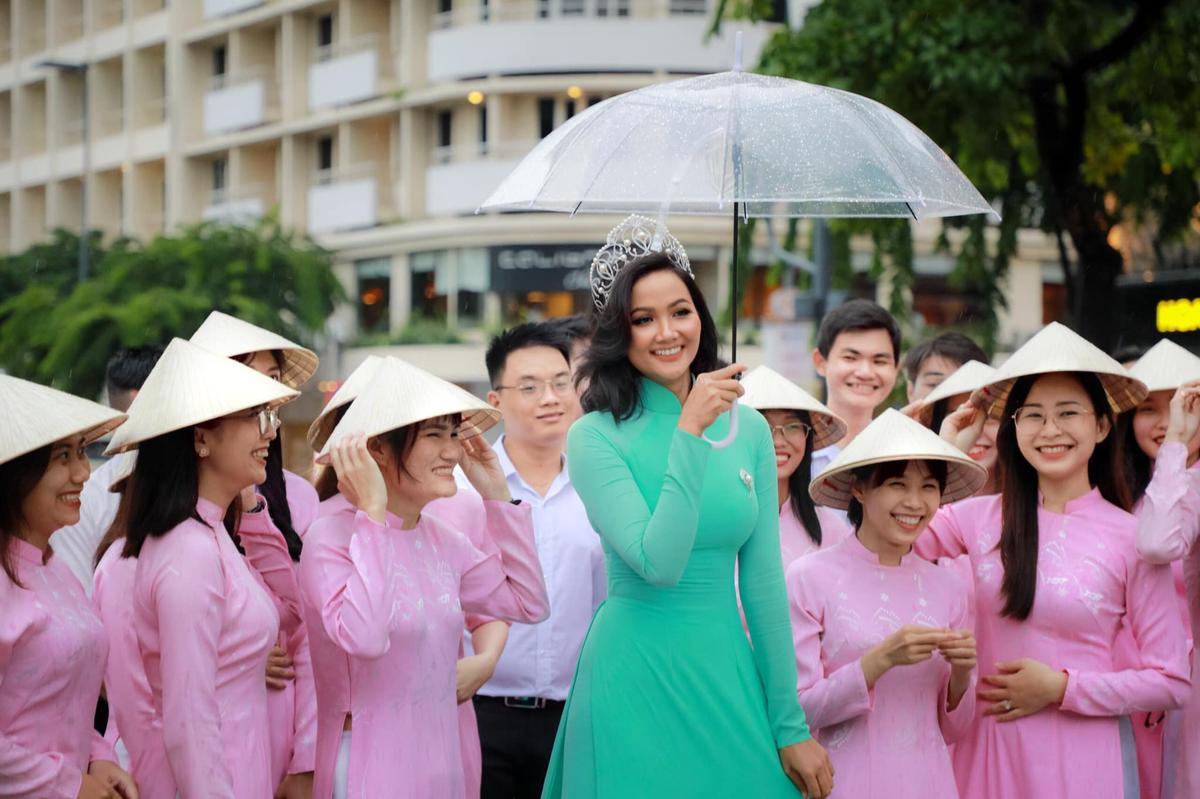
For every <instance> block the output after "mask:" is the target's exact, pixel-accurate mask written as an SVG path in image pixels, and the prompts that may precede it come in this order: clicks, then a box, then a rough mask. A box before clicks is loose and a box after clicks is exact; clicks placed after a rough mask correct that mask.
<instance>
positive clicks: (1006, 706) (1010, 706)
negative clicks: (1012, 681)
mask: <svg viewBox="0 0 1200 799" xmlns="http://www.w3.org/2000/svg"><path fill="white" fill-rule="evenodd" d="M1000 706H1001V707H1003V708H1004V712H1005V713H1009V712H1011V711H1012V709H1013V703H1012V700H1011V699H1005V700H1004V701H1003V702H1001V703H1000Z"/></svg>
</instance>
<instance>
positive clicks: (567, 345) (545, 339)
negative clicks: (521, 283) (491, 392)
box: [483, 322, 571, 388]
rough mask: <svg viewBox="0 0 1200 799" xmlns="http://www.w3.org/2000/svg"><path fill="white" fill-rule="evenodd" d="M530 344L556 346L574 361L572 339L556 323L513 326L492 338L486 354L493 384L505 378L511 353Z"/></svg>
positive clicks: (496, 384) (489, 378) (488, 370)
mask: <svg viewBox="0 0 1200 799" xmlns="http://www.w3.org/2000/svg"><path fill="white" fill-rule="evenodd" d="M527 347H552V348H554V349H556V350H558V351H559V352H561V353H562V356H563V359H564V360H566V362H567V363H570V362H571V341H570V339H568V338H567V336H566V334H564V333H563V332H562V331H561V330H559V329H558V327H557V325H556V324H555V323H553V322H526V323H525V324H523V325H517V326H516V327H510V328H509V329H508V330H505V331H504V332H503V333H501V334H500V335H498V336H496V337H495V338H493V339H492V340H491V342H490V343H489V344H488V348H487V354H485V355H484V356H483V359H484V363H486V364H487V372H488V380H490V381H491V383H492V387H493V388H495V387H496V386H498V385H500V382H501V381H502V380H503V375H504V367H505V365H506V364H507V363H508V356H509V355H511V354H513V353H514V352H516V351H517V350H523V349H526V348H527Z"/></svg>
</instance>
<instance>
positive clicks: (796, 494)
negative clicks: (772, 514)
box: [768, 409, 821, 546]
mask: <svg viewBox="0 0 1200 799" xmlns="http://www.w3.org/2000/svg"><path fill="white" fill-rule="evenodd" d="M768 410H770V409H768ZM784 412H785V413H790V414H793V415H794V416H795V417H796V418H797V419H799V420H800V421H802V422H804V424H805V426H806V427H807V428H808V433H807V434H806V435H805V437H804V457H803V458H801V459H800V464H799V465H798V466H796V471H794V472H792V475H791V477H789V478H788V479H787V487H788V505H790V506H791V508H792V514H793V515H795V517H796V518H797V519H799V520H800V523H801V524H802V525H804V532H806V533H808V537H809V538H811V539H812V542H813V543H814V544H816V545H817V546H821V520H820V519H819V518H817V505H816V503H815V502H813V501H812V497H810V496H809V495H808V484H809V483H810V482H812V453H813V429H812V417H811V416H810V415H809V413H808V411H798V410H793V409H787V410H785V411H784Z"/></svg>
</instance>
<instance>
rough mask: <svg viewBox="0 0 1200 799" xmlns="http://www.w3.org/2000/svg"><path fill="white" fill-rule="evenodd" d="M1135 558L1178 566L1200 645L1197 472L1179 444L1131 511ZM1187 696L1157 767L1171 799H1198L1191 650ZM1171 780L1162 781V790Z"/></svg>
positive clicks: (1198, 738) (1197, 667) (1195, 665)
mask: <svg viewBox="0 0 1200 799" xmlns="http://www.w3.org/2000/svg"><path fill="white" fill-rule="evenodd" d="M1136 515H1137V519H1138V531H1137V548H1138V553H1139V554H1140V555H1141V556H1142V557H1143V558H1145V559H1146V560H1147V561H1149V562H1151V563H1172V564H1174V565H1178V564H1179V563H1182V564H1183V569H1182V571H1183V582H1184V588H1185V595H1186V598H1187V603H1188V606H1189V609H1190V615H1191V636H1192V641H1193V642H1197V641H1200V547H1197V546H1196V538H1197V536H1198V535H1200V466H1193V467H1192V468H1190V469H1189V468H1187V448H1186V447H1185V446H1184V445H1183V444H1178V443H1167V444H1163V445H1162V447H1161V448H1160V449H1159V451H1158V459H1157V461H1156V462H1155V465H1154V476H1153V478H1152V479H1151V480H1150V485H1149V486H1148V487H1147V488H1146V496H1145V497H1144V498H1143V499H1142V503H1141V505H1139V506H1138V508H1137V512H1136ZM1191 674H1192V691H1191V695H1190V696H1189V697H1188V700H1187V703H1186V704H1185V705H1184V707H1183V710H1182V711H1180V714H1181V717H1182V718H1181V723H1180V729H1179V740H1178V741H1176V742H1173V743H1174V745H1173V746H1170V747H1168V751H1171V750H1172V749H1173V750H1174V752H1175V757H1174V758H1172V760H1173V762H1167V763H1164V764H1163V768H1164V769H1166V770H1170V771H1171V772H1172V776H1173V777H1174V779H1173V782H1174V786H1175V792H1174V795H1175V796H1176V797H1181V798H1182V797H1193V796H1200V756H1198V754H1197V753H1200V682H1198V678H1200V654H1197V651H1196V649H1195V647H1193V650H1192V666H1191ZM1171 782H1172V780H1171V779H1169V778H1167V779H1164V783H1165V784H1168V785H1169V784H1171Z"/></svg>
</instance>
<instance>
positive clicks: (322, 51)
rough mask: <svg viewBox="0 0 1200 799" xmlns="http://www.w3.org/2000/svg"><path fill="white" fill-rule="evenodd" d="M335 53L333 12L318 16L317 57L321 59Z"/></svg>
mask: <svg viewBox="0 0 1200 799" xmlns="http://www.w3.org/2000/svg"><path fill="white" fill-rule="evenodd" d="M332 55H333V14H322V15H321V16H319V17H317V58H318V59H319V60H321V61H324V60H326V59H328V58H329V57H330V56H332Z"/></svg>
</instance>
